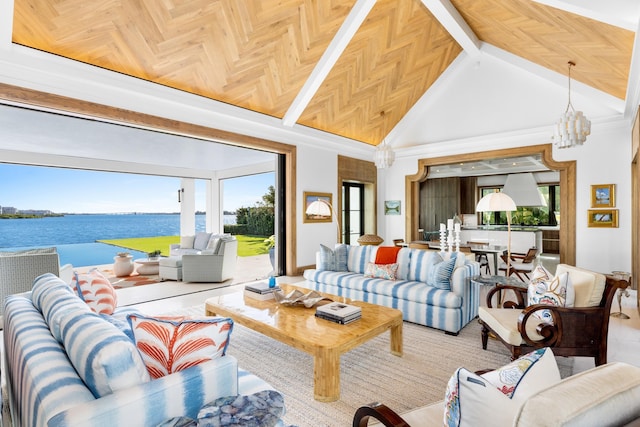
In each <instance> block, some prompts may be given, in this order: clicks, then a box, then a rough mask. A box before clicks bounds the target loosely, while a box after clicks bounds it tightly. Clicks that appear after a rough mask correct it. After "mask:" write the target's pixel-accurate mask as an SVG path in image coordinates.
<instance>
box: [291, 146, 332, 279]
mask: <svg viewBox="0 0 640 427" xmlns="http://www.w3.org/2000/svg"><path fill="white" fill-rule="evenodd" d="M296 170H297V177H298V180H297V183H296V200H297V203H298V205H297V206H296V210H297V218H296V228H297V238H298V240H297V248H298V254H297V258H298V266H308V265H315V263H316V258H315V254H316V251H318V248H319V246H320V244H323V245H325V246H328V247H330V248H333V247H334V245H335V244H336V242H337V241H338V228H337V222H336V218H335V217H334V218H333V221H332V222H330V223H324V222H323V223H305V222H304V221H303V218H304V211H305V206H304V192H305V191H311V192H318V193H331V194H332V200H333V203H334V204H335V203H336V200H337V197H338V195H337V194H336V187H337V176H338V157H337V154H336V153H335V152H331V151H327V150H321V149H316V148H311V147H300V146H299V147H298V159H297V167H296Z"/></svg>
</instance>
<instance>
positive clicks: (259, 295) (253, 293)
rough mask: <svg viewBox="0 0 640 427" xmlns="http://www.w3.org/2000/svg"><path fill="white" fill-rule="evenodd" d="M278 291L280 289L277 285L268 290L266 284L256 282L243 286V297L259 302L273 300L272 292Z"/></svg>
mask: <svg viewBox="0 0 640 427" xmlns="http://www.w3.org/2000/svg"><path fill="white" fill-rule="evenodd" d="M279 290H281V289H280V287H279V286H278V285H276V286H275V287H273V288H270V287H269V283H268V282H256V283H249V284H247V285H244V295H245V296H247V297H249V298H253V299H259V300H268V299H273V298H274V296H273V292H274V291H279Z"/></svg>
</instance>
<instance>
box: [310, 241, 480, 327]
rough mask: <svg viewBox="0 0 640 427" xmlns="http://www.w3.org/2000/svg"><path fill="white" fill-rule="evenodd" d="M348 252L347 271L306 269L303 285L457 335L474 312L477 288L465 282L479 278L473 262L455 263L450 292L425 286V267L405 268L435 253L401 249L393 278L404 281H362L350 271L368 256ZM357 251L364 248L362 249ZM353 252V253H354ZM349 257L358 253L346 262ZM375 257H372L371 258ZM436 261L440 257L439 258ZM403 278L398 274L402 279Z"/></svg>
mask: <svg viewBox="0 0 640 427" xmlns="http://www.w3.org/2000/svg"><path fill="white" fill-rule="evenodd" d="M355 248H356V247H355V246H353V247H351V248H350V249H349V269H350V271H348V272H336V271H318V270H315V269H314V270H306V271H305V272H304V278H305V279H306V282H305V284H303V286H307V287H309V288H310V289H315V290H318V291H321V292H327V293H330V294H334V295H339V296H343V297H347V298H352V299H356V300H360V301H366V302H369V303H373V304H379V305H384V306H387V307H393V308H397V309H399V310H401V311H402V313H403V318H404V320H407V321H409V322H414V323H419V324H421V325H425V326H429V327H433V328H437V329H442V330H444V331H447V332H451V333H457V332H459V331H460V330H461V329H462V328H463V327H464V326H465V325H466V324H467V323H469V322H470V321H471V320H472V319H474V318H475V317H476V316H477V314H478V305H479V302H480V297H479V294H480V290H479V286H478V285H477V284H473V283H471V280H470V278H471V277H472V276H474V275H477V274H480V266H479V264H478V263H477V262H475V261H469V260H467V259H466V258H465V257H464V256H462V258H461V259H457V260H456V266H457V267H456V268H455V269H454V270H453V273H452V274H451V289H450V290H446V289H439V288H437V287H434V286H429V285H428V284H427V283H426V278H427V274H428V267H425V265H422V266H421V267H420V268H418V267H417V266H415V268H414V269H413V271H412V270H411V269H410V268H409V266H410V265H411V263H412V260H411V258H413V257H414V256H415V257H416V259H415V260H414V261H417V260H419V261H421V262H423V263H430V262H431V260H433V259H437V258H438V257H440V255H439V254H438V253H437V252H429V251H424V250H420V249H408V248H403V249H402V250H401V251H400V252H399V253H398V263H399V264H400V267H399V269H398V271H399V273H398V278H399V279H401V278H402V277H408V278H409V280H406V279H405V280H395V281H391V280H384V279H375V278H365V277H364V275H363V274H361V273H358V272H356V271H353V270H351V268H352V267H354V268H359V262H360V261H361V260H363V259H366V258H367V256H370V255H371V252H369V253H366V251H362V250H361V251H354V249H355ZM362 248H366V246H363V247H362ZM358 252H359V253H358ZM352 253H358V256H357V257H354V258H353V259H352V257H351V255H352ZM373 256H374V257H375V253H374V255H373ZM440 259H442V258H441V257H440ZM403 274H404V276H403ZM415 276H418V277H424V278H425V281H421V280H411V279H410V278H411V277H415Z"/></svg>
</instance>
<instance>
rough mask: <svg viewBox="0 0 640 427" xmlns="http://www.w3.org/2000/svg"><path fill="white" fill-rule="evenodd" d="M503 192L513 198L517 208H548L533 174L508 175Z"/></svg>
mask: <svg viewBox="0 0 640 427" xmlns="http://www.w3.org/2000/svg"><path fill="white" fill-rule="evenodd" d="M502 192H503V193H504V194H506V195H508V196H509V197H511V198H512V199H513V201H514V203H515V204H516V206H547V202H546V201H545V200H544V197H543V196H542V194H540V190H538V183H537V182H536V179H535V178H534V177H533V174H532V173H513V174H509V175H507V181H506V182H505V183H504V187H502Z"/></svg>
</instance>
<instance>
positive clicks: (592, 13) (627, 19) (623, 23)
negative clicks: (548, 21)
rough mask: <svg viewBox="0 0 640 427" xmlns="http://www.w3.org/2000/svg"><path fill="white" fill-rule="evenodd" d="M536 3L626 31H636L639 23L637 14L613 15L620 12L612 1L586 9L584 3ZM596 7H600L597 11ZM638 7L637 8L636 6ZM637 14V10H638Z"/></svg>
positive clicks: (544, 0) (545, 0)
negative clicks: (616, 11)
mask: <svg viewBox="0 0 640 427" xmlns="http://www.w3.org/2000/svg"><path fill="white" fill-rule="evenodd" d="M533 1H534V2H536V3H540V4H544V5H546V6H551V7H555V8H556V9H560V10H564V11H565V12H569V13H573V14H576V15H582V16H584V17H586V18H590V19H593V20H595V21H600V22H604V23H606V24H609V25H613V26H616V27H620V28H624V29H626V30H631V31H636V30H637V27H638V23H637V22H636V19H637V17H638V15H637V14H635V15H633V14H628V15H626V16H624V18H623V17H621V16H619V15H620V14H618V15H615V14H613V13H611V11H612V10H614V11H615V10H619V9H618V8H616V6H615V5H612V4H611V2H610V1H607V2H597V3H594V2H592V3H591V6H592V7H585V6H584V2H580V5H577V4H572V3H569V2H567V1H562V0H533ZM594 6H598V7H599V9H596V8H595V7H594ZM636 7H637V6H636ZM636 12H637V10H636Z"/></svg>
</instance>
